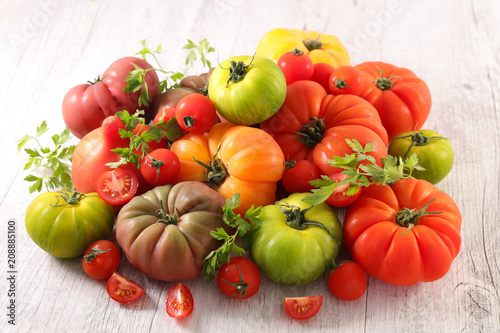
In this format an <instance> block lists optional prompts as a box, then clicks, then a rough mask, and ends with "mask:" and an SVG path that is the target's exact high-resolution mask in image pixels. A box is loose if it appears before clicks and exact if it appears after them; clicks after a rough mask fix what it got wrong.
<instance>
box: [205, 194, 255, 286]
mask: <svg viewBox="0 0 500 333" xmlns="http://www.w3.org/2000/svg"><path fill="white" fill-rule="evenodd" d="M240 205H241V201H240V193H236V194H235V195H233V196H232V197H231V198H228V199H226V204H225V205H224V207H223V211H224V215H223V220H224V223H226V224H227V225H228V226H230V227H232V228H234V229H236V230H235V232H234V234H232V235H229V234H228V233H227V232H226V230H224V229H223V228H217V231H211V232H210V234H211V235H212V237H214V238H215V239H217V240H221V241H223V242H224V243H223V244H222V245H221V246H220V247H219V248H218V249H217V250H214V251H212V252H210V253H209V254H208V255H207V257H206V258H205V259H204V260H203V269H202V275H203V276H204V278H205V281H206V282H207V283H209V282H210V281H212V280H213V279H214V275H215V272H216V271H217V270H219V269H220V267H221V266H222V265H223V264H224V263H226V262H229V259H230V256H231V253H233V254H235V255H244V254H245V253H246V251H247V250H248V249H249V248H250V242H251V236H252V233H253V231H254V230H255V229H257V228H259V227H260V225H261V221H260V219H259V215H260V212H261V210H262V207H260V206H259V207H257V208H254V206H253V205H252V207H250V209H248V210H247V211H246V212H245V217H241V215H240V214H235V213H234V209H235V208H236V207H238V206H240ZM237 237H240V238H242V247H240V246H238V245H236V244H235V240H236V238H237Z"/></svg>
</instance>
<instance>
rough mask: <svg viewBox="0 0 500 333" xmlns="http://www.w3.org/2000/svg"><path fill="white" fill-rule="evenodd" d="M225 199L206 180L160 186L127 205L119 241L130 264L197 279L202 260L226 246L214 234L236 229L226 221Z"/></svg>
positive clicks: (167, 276) (173, 277) (161, 275)
mask: <svg viewBox="0 0 500 333" xmlns="http://www.w3.org/2000/svg"><path fill="white" fill-rule="evenodd" d="M225 202H226V201H225V199H224V197H223V196H222V195H220V194H219V193H217V191H215V190H214V189H212V188H210V187H209V186H208V185H206V184H204V183H202V182H196V181H185V182H180V183H177V184H175V185H165V186H157V187H155V188H153V189H152V190H150V191H148V192H146V193H144V194H143V195H141V196H136V197H134V198H132V200H130V201H129V202H128V203H127V204H126V205H125V206H123V207H122V209H121V210H120V213H119V214H118V218H117V220H116V240H117V241H118V244H119V245H120V247H121V249H122V250H123V252H124V253H125V255H126V256H127V258H128V260H129V262H130V263H131V264H132V265H133V266H134V267H135V268H137V269H138V270H140V271H141V272H143V273H144V274H146V275H147V276H149V277H152V278H154V279H158V280H163V281H181V280H192V279H195V278H196V277H198V276H199V275H200V274H201V269H202V267H203V259H205V257H206V256H207V255H208V254H209V253H210V252H211V251H213V250H216V249H217V248H218V247H219V246H220V245H221V243H220V242H219V241H218V240H216V239H215V238H214V237H212V235H211V234H210V232H211V231H216V230H217V228H225V229H226V231H227V232H229V233H230V232H231V228H230V227H228V226H227V225H226V224H225V223H224V221H223V220H222V214H223V211H222V207H223V206H224V204H225Z"/></svg>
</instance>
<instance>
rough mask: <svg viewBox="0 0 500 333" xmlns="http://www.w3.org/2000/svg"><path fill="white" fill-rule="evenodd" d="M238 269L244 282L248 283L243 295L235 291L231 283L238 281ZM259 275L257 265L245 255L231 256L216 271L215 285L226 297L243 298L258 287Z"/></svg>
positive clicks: (255, 291) (257, 289)
mask: <svg viewBox="0 0 500 333" xmlns="http://www.w3.org/2000/svg"><path fill="white" fill-rule="evenodd" d="M240 270H241V275H242V277H243V281H244V283H247V284H248V287H247V288H246V290H245V293H244V295H242V293H241V292H237V289H236V287H235V286H232V285H231V284H229V283H228V282H231V283H235V284H237V283H239V282H240V275H239V273H240ZM260 283H261V276H260V272H259V269H258V268H257V265H255V264H254V262H253V261H252V260H250V259H248V258H246V257H232V258H231V259H230V261H229V264H228V263H225V264H223V265H222V266H221V268H220V269H219V272H218V273H217V286H218V287H219V290H220V291H221V292H222V293H223V294H224V295H226V296H227V297H232V298H238V299H245V298H249V297H251V296H253V295H255V294H256V293H257V292H258V291H259V288H260Z"/></svg>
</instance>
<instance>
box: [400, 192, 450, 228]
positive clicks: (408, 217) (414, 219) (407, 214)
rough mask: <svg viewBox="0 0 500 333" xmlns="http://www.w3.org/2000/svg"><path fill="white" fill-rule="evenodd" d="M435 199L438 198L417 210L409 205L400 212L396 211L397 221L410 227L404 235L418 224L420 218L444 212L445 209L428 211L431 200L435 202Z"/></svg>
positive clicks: (403, 225)
mask: <svg viewBox="0 0 500 333" xmlns="http://www.w3.org/2000/svg"><path fill="white" fill-rule="evenodd" d="M434 200H436V199H432V200H431V201H429V202H428V203H426V204H425V205H424V206H423V207H422V208H421V209H419V210H416V208H413V209H409V208H407V207H404V208H403V209H401V210H400V211H399V212H397V213H396V223H398V224H399V225H400V226H402V227H407V228H408V229H407V230H406V231H405V232H404V233H403V235H401V236H404V234H405V233H407V232H408V231H410V229H411V228H413V227H414V226H415V225H416V224H418V220H419V219H420V218H421V217H422V216H426V215H433V214H441V213H444V211H440V212H428V211H426V210H427V207H429V205H430V204H431V202H433V201H434Z"/></svg>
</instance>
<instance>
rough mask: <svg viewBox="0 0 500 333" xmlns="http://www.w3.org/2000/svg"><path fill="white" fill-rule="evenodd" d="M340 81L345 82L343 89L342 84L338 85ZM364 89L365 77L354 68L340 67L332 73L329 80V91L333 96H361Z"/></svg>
mask: <svg viewBox="0 0 500 333" xmlns="http://www.w3.org/2000/svg"><path fill="white" fill-rule="evenodd" d="M339 80H343V84H344V87H342V83H337V82H338V81H339ZM339 84H340V86H339ZM364 89H365V77H364V76H363V73H362V72H361V71H360V70H359V69H357V68H356V67H354V66H341V67H338V68H336V69H335V70H334V71H333V72H332V73H331V75H330V78H329V79H328V89H327V91H329V92H330V93H332V94H333V95H341V94H351V95H356V96H359V95H360V94H361V93H362V92H363V90H364Z"/></svg>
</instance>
